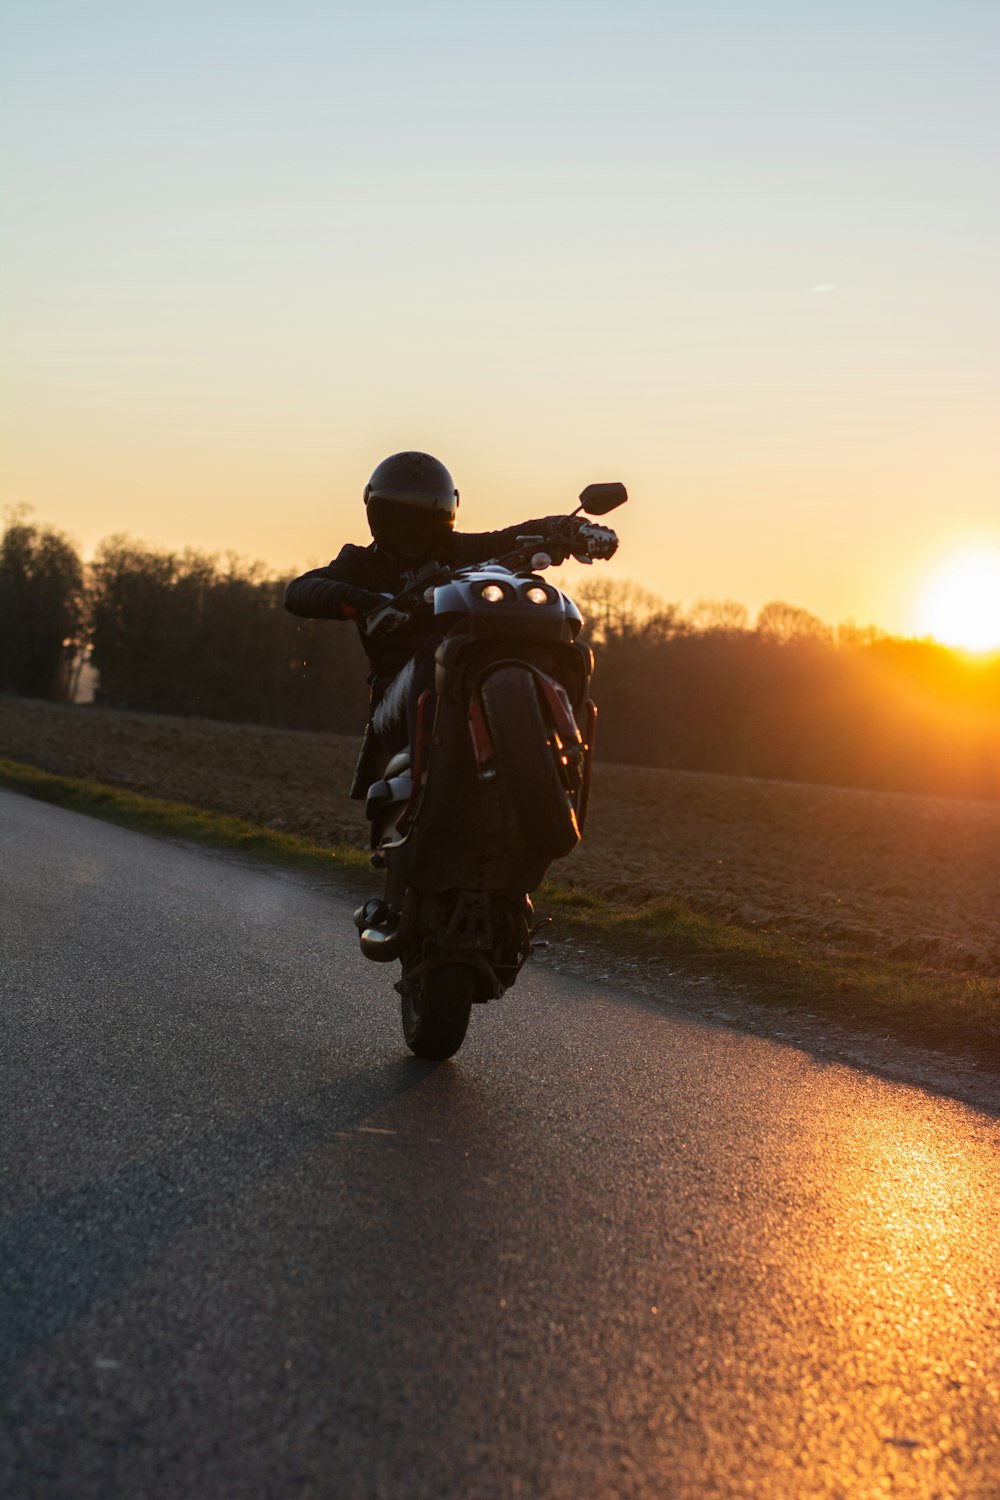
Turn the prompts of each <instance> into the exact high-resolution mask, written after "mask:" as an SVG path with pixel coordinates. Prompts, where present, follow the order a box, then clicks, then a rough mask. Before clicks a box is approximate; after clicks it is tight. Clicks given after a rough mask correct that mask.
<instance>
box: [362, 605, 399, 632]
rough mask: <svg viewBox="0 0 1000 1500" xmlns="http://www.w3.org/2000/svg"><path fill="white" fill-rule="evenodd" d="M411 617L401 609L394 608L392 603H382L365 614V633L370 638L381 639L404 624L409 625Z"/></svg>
mask: <svg viewBox="0 0 1000 1500" xmlns="http://www.w3.org/2000/svg"><path fill="white" fill-rule="evenodd" d="M409 623H410V617H409V615H408V614H406V613H404V611H403V610H401V609H393V607H392V605H391V604H386V603H384V602H383V603H381V604H380V605H379V606H378V608H377V609H373V610H371V612H370V613H369V614H366V615H365V635H366V636H368V638H369V640H372V641H377V640H381V638H382V636H384V635H391V634H392V632H393V631H394V630H399V628H400V627H401V626H402V625H408V624H409Z"/></svg>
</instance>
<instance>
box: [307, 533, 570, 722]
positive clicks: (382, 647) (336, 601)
mask: <svg viewBox="0 0 1000 1500" xmlns="http://www.w3.org/2000/svg"><path fill="white" fill-rule="evenodd" d="M552 519H553V518H552V517H546V518H543V519H541V520H533V521H521V522H520V523H519V525H517V526H506V527H504V529H503V530H502V531H469V532H460V531H452V532H450V533H449V534H448V536H447V537H445V538H444V541H443V543H442V544H441V545H440V546H438V547H437V548H436V549H435V550H436V553H437V554H440V555H436V556H435V558H434V561H435V562H440V563H442V564H444V565H445V566H448V567H453V568H455V567H458V568H461V567H466V566H468V564H470V563H476V562H486V561H487V560H488V559H489V558H492V557H502V556H503V555H504V554H505V553H507V552H513V550H514V548H515V547H516V546H517V539H518V537H519V536H533V535H544V534H545V533H546V532H547V531H548V529H549V527H550V524H551V521H552ZM428 560H429V559H428ZM419 566H420V563H419V562H414V560H413V559H412V558H400V557H394V556H392V554H391V553H387V552H384V551H383V550H382V549H381V548H380V547H379V546H378V544H377V543H376V542H372V543H371V544H370V545H369V546H367V547H357V546H355V545H354V544H353V543H351V542H348V544H347V545H346V547H342V548H341V549H340V552H339V553H338V555H337V556H336V557H335V558H334V559H333V561H332V562H331V563H328V564H327V566H326V567H325V568H312V569H310V571H309V572H308V573H303V574H302V576H301V578H296V579H293V581H292V582H291V583H290V584H289V585H288V588H287V589H286V590H285V608H286V609H287V610H289V611H290V612H291V613H292V614H293V615H300V616H302V617H303V618H304V619H311V620H354V621H355V622H356V623H357V626H358V629H359V631H360V634H361V643H362V645H363V646H364V648H365V652H366V654H367V656H368V660H369V662H370V663H371V668H372V671H371V677H370V678H369V681H370V682H371V683H372V684H373V686H374V690H375V691H374V694H373V696H374V697H375V698H378V697H379V696H380V691H381V689H383V688H384V686H385V684H386V683H387V682H388V681H389V680H390V679H391V678H392V677H394V676H395V675H396V673H397V672H398V671H399V669H400V668H401V667H402V666H403V665H404V664H405V663H406V662H407V661H409V659H410V657H411V656H412V655H413V654H414V652H415V651H416V649H417V647H418V646H419V645H420V642H421V641H422V639H423V632H421V631H420V630H418V629H413V630H399V631H393V632H392V634H390V635H388V636H386V637H384V638H383V639H382V640H378V641H372V640H370V639H369V638H368V636H367V635H366V634H365V632H364V628H363V617H364V616H365V615H366V614H368V613H369V611H371V610H373V609H377V608H378V606H379V605H381V604H384V603H385V599H384V598H383V595H385V594H399V593H401V592H402V590H403V588H404V587H405V581H406V574H407V572H410V571H412V570H413V569H414V568H415V567H419Z"/></svg>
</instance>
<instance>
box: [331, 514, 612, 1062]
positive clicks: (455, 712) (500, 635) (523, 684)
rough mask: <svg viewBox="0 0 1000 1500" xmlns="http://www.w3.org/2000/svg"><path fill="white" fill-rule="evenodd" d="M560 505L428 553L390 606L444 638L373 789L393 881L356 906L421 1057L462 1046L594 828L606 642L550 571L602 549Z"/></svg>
mask: <svg viewBox="0 0 1000 1500" xmlns="http://www.w3.org/2000/svg"><path fill="white" fill-rule="evenodd" d="M579 498H580V505H579V506H578V508H577V510H576V511H574V512H573V517H572V518H571V519H575V517H576V516H577V515H578V514H579V511H580V510H583V511H585V512H586V514H587V515H588V516H603V515H606V514H607V513H608V512H609V511H611V510H614V509H615V508H617V507H618V506H619V505H622V504H623V503H624V502H625V501H626V500H627V498H628V496H627V493H626V490H625V487H624V485H621V484H592V485H588V487H587V488H586V489H585V490H584V491H583V492H582V494H581V495H580V497H579ZM560 522H562V524H563V525H564V526H565V522H563V521H562V518H560V519H559V521H557V522H556V523H555V524H554V526H553V527H552V528H551V531H550V534H549V535H545V536H523V537H518V539H517V542H518V544H517V550H516V551H515V552H512V553H509V554H507V555H506V556H504V557H501V558H497V559H496V560H495V561H490V562H484V563H476V564H474V565H472V566H467V567H461V568H446V567H441V566H439V565H438V564H437V563H429V564H427V565H426V566H425V567H424V568H422V569H420V570H419V571H418V572H416V573H415V574H413V575H411V576H410V577H409V578H408V579H407V580H406V587H405V589H404V590H403V592H402V593H400V594H399V595H397V596H396V597H395V598H393V599H391V600H389V601H388V604H387V606H386V610H385V611H378V615H379V616H382V615H384V616H385V618H386V619H387V620H388V621H389V622H390V625H392V624H398V625H403V624H405V625H407V626H411V625H412V624H413V623H414V622H416V621H419V622H420V623H421V624H422V625H423V624H426V630H427V634H428V635H431V636H434V637H436V638H438V639H439V644H438V645H437V647H436V650H435V652H434V662H433V687H432V688H431V687H425V688H424V690H423V691H422V692H420V693H419V697H418V698H417V701H416V714H415V721H414V722H413V729H412V734H411V735H410V736H409V738H410V744H409V745H408V747H407V748H405V749H403V750H401V751H399V753H397V754H395V755H393V756H392V757H391V758H390V759H389V760H388V761H387V763H386V764H385V765H384V769H383V771H382V775H381V777H380V778H379V779H378V780H377V781H376V782H374V784H373V785H371V787H370V788H369V791H368V798H367V804H366V811H367V815H368V818H369V820H370V822H371V826H372V850H373V852H372V864H373V865H374V866H375V867H376V868H377V869H382V870H384V871H385V890H384V895H383V896H382V897H381V898H373V899H371V900H369V901H366V902H365V903H364V904H363V905H362V906H361V907H359V908H358V910H357V912H355V916H354V920H355V924H356V926H357V928H358V931H359V936H360V942H361V951H362V953H363V954H364V955H365V957H366V958H368V959H371V960H373V961H374V962H377V963H386V962H391V961H395V960H398V961H399V962H400V963H401V966H402V976H401V978H400V980H399V982H398V983H397V984H396V986H395V988H396V990H397V991H398V993H399V995H400V997H401V1010H402V1022H403V1034H404V1037H405V1039H406V1043H407V1045H408V1046H409V1048H410V1050H411V1051H412V1052H413V1053H415V1054H416V1056H417V1057H423V1058H435V1059H439V1058H446V1057H451V1056H453V1054H454V1053H456V1052H457V1051H458V1049H459V1047H461V1045H462V1042H463V1041H464V1039H465V1034H466V1030H467V1028H468V1025H469V1019H470V1016H471V1013H472V1007H473V1005H475V1004H482V1003H484V1002H486V1001H488V1000H494V999H498V998H499V997H500V996H501V995H502V994H503V993H504V991H505V990H506V989H509V988H510V986H511V985H512V984H513V983H514V982H515V980H516V979H517V976H518V974H519V972H520V970H521V967H522V965H523V964H524V962H525V961H526V959H527V958H528V957H529V956H530V954H531V952H532V950H533V947H534V946H535V943H534V939H535V936H536V933H537V932H538V930H539V928H540V927H541V926H543V925H544V923H539V922H538V921H536V918H535V914H534V911H533V907H532V903H531V897H530V892H531V891H533V890H534V889H535V888H536V887H537V886H538V885H539V884H540V883H541V881H542V879H543V877H544V875H545V871H546V870H547V868H548V866H549V865H550V864H551V863H552V861H553V860H555V859H560V858H562V857H563V856H565V855H567V854H569V853H570V851H571V850H572V849H573V848H574V847H575V846H576V844H577V843H578V842H579V839H580V834H581V830H582V828H583V825H584V821H585V818H586V815H587V800H588V796H589V791H590V768H591V758H592V755H593V746H594V730H595V724H596V719H597V709H596V707H595V705H594V704H593V702H592V701H591V700H590V698H589V696H588V693H589V687H590V679H591V674H592V671H593V653H592V651H591V650H590V647H589V646H588V645H586V644H585V643H584V642H583V641H582V640H580V639H579V634H580V631H581V629H582V626H583V620H582V617H581V615H580V611H579V610H578V609H577V607H576V605H575V604H574V603H573V601H572V599H570V597H569V596H568V595H567V594H565V593H563V592H562V591H561V590H560V589H557V588H556V587H554V586H553V584H551V583H550V582H548V580H547V579H545V578H543V577H542V576H541V575H542V572H543V571H544V569H546V568H548V567H550V566H553V565H556V564H558V563H562V562H565V561H566V559H567V558H568V557H569V556H571V555H572V556H575V557H577V559H578V560H579V561H581V562H586V563H589V562H592V561H593V558H592V557H591V556H590V548H588V546H587V545H586V543H585V542H580V541H574V540H567V536H568V535H569V532H570V530H571V531H572V533H574V535H575V533H576V532H577V531H578V529H579V528H578V526H577V525H574V526H573V527H572V528H566V530H565V531H564V534H563V535H560ZM600 530H601V529H600V528H595V533H594V534H595V535H597V534H598V533H599V532H600ZM605 535H607V533H605ZM411 717H412V715H411Z"/></svg>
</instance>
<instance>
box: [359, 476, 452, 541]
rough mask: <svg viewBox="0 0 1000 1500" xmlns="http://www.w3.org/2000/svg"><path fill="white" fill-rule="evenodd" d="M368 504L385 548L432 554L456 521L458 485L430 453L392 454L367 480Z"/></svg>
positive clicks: (375, 532) (370, 521)
mask: <svg viewBox="0 0 1000 1500" xmlns="http://www.w3.org/2000/svg"><path fill="white" fill-rule="evenodd" d="M365 505H366V506H367V507H368V525H369V527H370V528H371V534H372V536H373V537H374V538H375V540H376V542H378V543H379V545H380V546H382V547H384V548H385V549H386V551H388V552H398V553H400V554H401V555H403V556H404V557H429V556H430V554H431V553H432V552H433V550H434V547H435V545H436V544H437V542H438V541H439V539H440V538H441V537H443V536H445V535H446V534H447V533H448V532H449V531H451V530H452V528H453V527H454V525H455V513H456V511H457V510H458V490H456V488H455V481H454V480H453V479H452V477H451V475H450V474H449V473H448V470H447V469H446V468H445V466H444V464H443V463H439V461H438V460H437V459H436V458H431V456H430V454H429V453H394V454H393V455H392V457H391V458H383V460H382V462H381V463H380V464H379V466H378V468H377V469H376V470H375V472H374V474H373V475H372V477H371V479H369V481H368V483H367V484H366V485H365Z"/></svg>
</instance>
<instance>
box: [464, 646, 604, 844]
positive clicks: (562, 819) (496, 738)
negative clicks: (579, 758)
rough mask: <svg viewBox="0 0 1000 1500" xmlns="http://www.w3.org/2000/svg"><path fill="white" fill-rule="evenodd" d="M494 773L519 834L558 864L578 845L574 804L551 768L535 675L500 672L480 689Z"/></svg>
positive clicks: (519, 669)
mask: <svg viewBox="0 0 1000 1500" xmlns="http://www.w3.org/2000/svg"><path fill="white" fill-rule="evenodd" d="M480 694H481V696H482V704H483V712H484V713H485V715H486V723H487V725H488V726H489V731H490V738H491V740H492V741H493V750H494V753H495V756H496V764H497V770H498V771H499V773H500V775H501V777H502V778H503V780H504V782H505V784H506V786H507V788H508V791H509V795H510V798H511V801H512V803H513V806H514V810H515V812H516V814H517V820H518V823H519V824H520V825H521V832H522V834H523V835H524V837H525V839H526V840H527V842H528V843H529V844H530V846H531V847H532V848H533V849H534V850H535V851H536V852H537V853H538V854H540V855H542V856H543V858H545V859H560V858H562V856H563V855H565V854H569V852H570V850H571V849H575V848H576V845H577V844H578V843H579V841H580V825H579V822H578V821H577V816H576V806H575V801H574V798H573V796H572V793H571V792H570V789H569V787H568V786H567V785H566V782H565V781H564V780H563V777H562V776H561V775H560V772H559V769H558V767H557V765H556V751H555V749H554V748H553V746H552V744H551V731H550V730H549V728H548V727H547V725H546V722H545V718H544V715H543V713H542V706H541V704H540V702H539V699H538V688H537V686H536V684H535V678H534V674H533V673H531V672H528V671H525V669H524V668H523V667H501V668H500V669H499V670H498V671H496V672H491V673H490V675H489V676H488V677H487V678H486V679H485V680H484V682H483V684H482V687H481V688H480Z"/></svg>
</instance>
